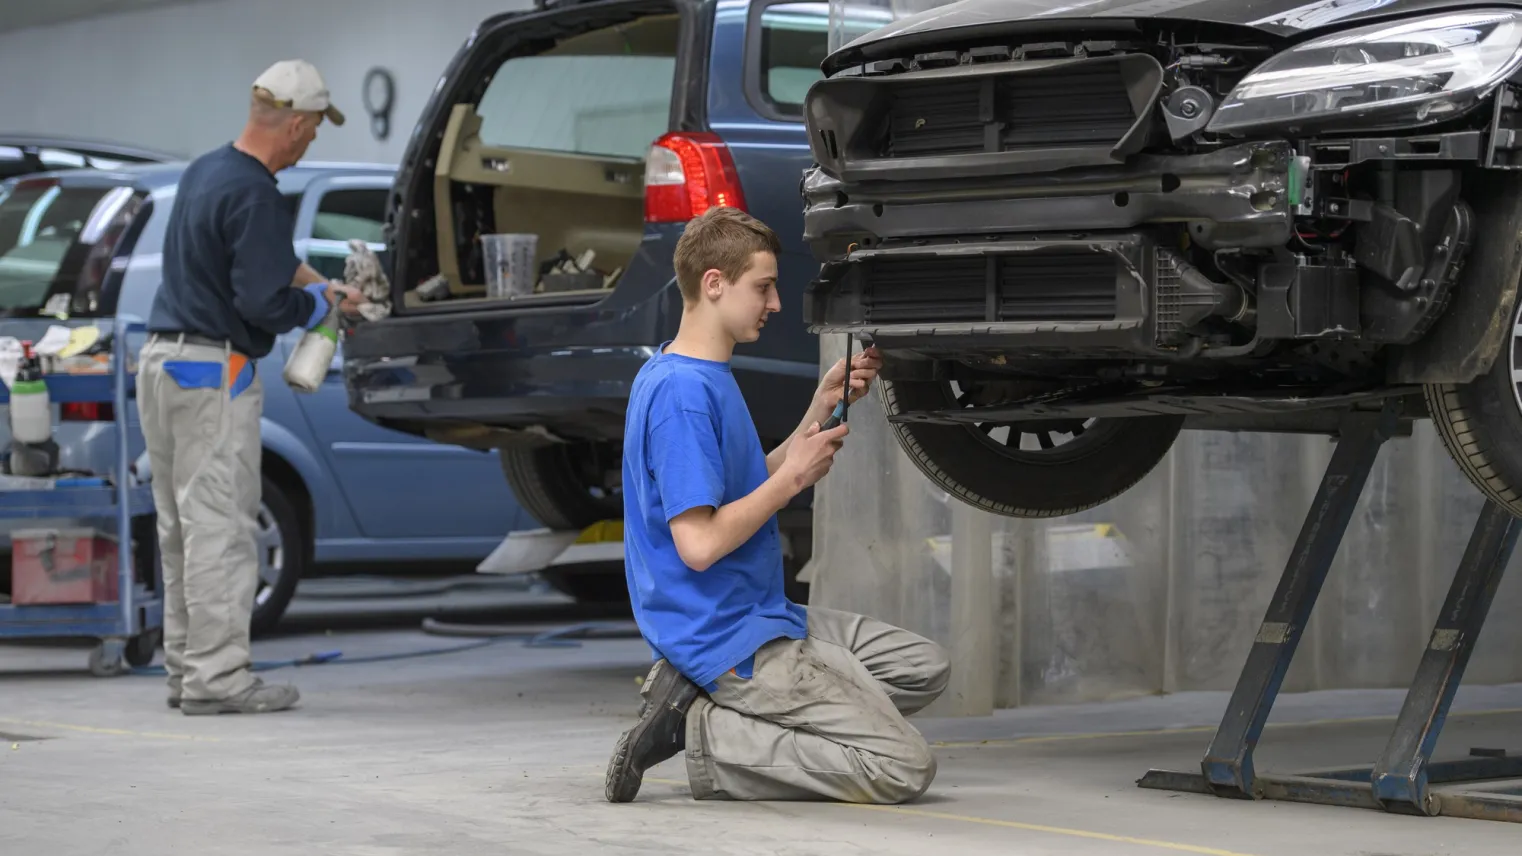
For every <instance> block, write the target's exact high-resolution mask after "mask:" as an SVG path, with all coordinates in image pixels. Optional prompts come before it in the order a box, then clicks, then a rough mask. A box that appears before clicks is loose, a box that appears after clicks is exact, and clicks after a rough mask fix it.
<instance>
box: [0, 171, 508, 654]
mask: <svg viewBox="0 0 1522 856" xmlns="http://www.w3.org/2000/svg"><path fill="white" fill-rule="evenodd" d="M184 167H185V164H184V163H164V164H141V165H130V166H121V167H118V168H113V169H70V170H66V171H57V172H44V173H36V174H32V175H27V176H24V177H19V178H13V179H11V180H9V181H7V182H5V183H3V184H0V336H10V337H15V338H17V339H23V340H26V339H31V340H38V339H40V338H41V337H42V334H43V333H44V332H45V331H46V330H47V328H48V327H49V326H52V325H55V324H56V325H62V326H78V325H86V324H102V322H103V321H104V320H105V319H109V318H111V317H113V316H115V315H117V314H118V313H120V314H121V315H124V316H132V317H137V318H147V316H148V313H149V309H150V308H151V306H152V303H153V295H154V293H155V292H156V291H157V289H158V286H159V283H160V281H161V261H162V255H161V253H162V245H163V236H164V226H165V222H166V221H167V220H168V217H169V211H170V208H171V206H172V205H173V204H174V197H175V192H176V187H177V184H178V181H179V177H180V175H181V173H182V171H183V170H184ZM393 178H394V169H393V168H392V167H388V166H370V165H361V164H324V163H313V162H308V163H303V164H300V165H298V166H295V167H292V168H290V169H287V170H283V171H282V172H280V173H279V174H278V175H277V179H278V182H279V186H280V189H281V192H282V193H283V194H284V196H285V198H286V200H287V201H288V203H289V205H290V207H291V213H292V214H293V217H294V223H295V230H294V233H293V234H292V236H291V237H292V241H293V242H294V245H295V247H296V251H297V254H298V255H299V256H301V257H302V258H304V259H306V261H307V262H308V263H309V264H311V265H312V266H313V267H314V268H316V269H317V270H318V271H320V272H321V273H323V274H324V275H326V276H328V277H330V278H334V279H341V278H342V276H343V268H344V259H345V258H346V257H347V256H348V254H349V247H348V241H350V240H353V239H359V240H363V241H365V242H366V243H367V244H369V246H371V247H372V248H374V249H376V250H377V251H380V252H384V245H383V243H382V226H383V219H384V216H385V210H386V199H387V196H388V194H389V193H390V189H391V185H392V180H393ZM102 327H103V328H106V327H109V324H102ZM299 335H300V331H294V332H292V333H290V334H287V335H286V336H284V337H282V338H281V339H280V340H279V342H278V344H277V345H276V348H275V350H274V351H273V352H272V353H271V354H270V355H269V356H268V357H266V358H265V359H264V360H262V361H261V362H260V363H259V368H258V370H259V372H260V373H261V375H262V377H263V378H264V384H265V403H264V418H263V420H262V423H261V430H262V434H263V442H264V486H263V488H264V493H263V505H262V507H261V509H260V513H259V518H258V534H257V537H258V540H259V548H260V549H259V558H260V584H259V587H258V591H257V595H256V603H255V610H254V621H253V627H254V630H255V631H256V632H262V631H265V630H268V629H270V628H271V627H273V626H274V625H275V623H276V622H277V621H278V620H279V618H280V616H281V614H282V613H283V612H284V611H285V608H286V606H287V604H288V603H289V601H290V599H291V596H292V595H293V593H294V592H295V589H296V584H297V582H298V581H299V580H300V578H301V577H302V575H303V574H304V573H306V572H307V571H308V570H309V569H310V568H311V567H312V566H313V565H314V564H316V563H335V562H342V563H364V564H370V563H383V562H392V561H408V562H417V561H429V560H466V561H478V560H480V559H481V558H484V557H485V556H486V555H487V554H489V553H490V552H491V551H492V549H493V548H495V547H496V546H497V544H498V543H500V542H501V540H502V538H503V537H504V536H506V535H507V534H508V533H509V532H511V531H513V530H516V529H520V528H524V527H532V526H534V525H535V524H534V521H533V519H532V518H531V517H529V516H528V515H527V514H525V513H524V511H523V509H522V508H521V507H520V506H519V504H518V502H517V501H516V500H515V499H514V497H513V494H512V491H511V490H510V489H509V487H508V486H507V484H506V483H505V482H504V481H503V479H502V473H501V468H500V464H499V463H498V461H497V459H496V458H495V457H494V456H492V455H488V454H485V453H482V452H479V451H474V450H470V449H466V448H462V447H460V446H451V445H441V444H437V443H433V442H430V441H428V440H426V439H423V438H421V437H418V436H415V435H412V434H406V433H402V432H399V431H393V430H390V429H387V428H383V427H380V426H377V425H375V424H374V423H372V422H369V421H367V420H365V419H362V418H360V417H359V416H357V415H355V414H354V412H353V411H351V410H350V409H349V406H348V397H347V394H346V393H345V390H344V384H343V380H342V377H341V367H342V360H343V357H342V353H341V352H340V354H339V355H338V356H337V357H335V359H334V361H333V364H332V371H331V372H330V374H329V376H328V380H327V382H326V383H324V385H323V386H322V387H321V389H319V390H318V391H317V392H315V393H312V394H304V393H298V392H295V391H294V390H292V389H291V388H290V387H288V386H287V385H286V384H285V382H284V380H283V379H282V378H281V371H282V369H283V368H284V364H285V359H286V356H287V355H288V354H289V352H290V349H291V348H292V347H294V345H295V343H296V342H297V340H298V338H299ZM54 409H55V424H56V425H57V426H58V427H57V430H56V437H57V439H58V442H59V446H60V459H61V460H60V464H61V465H62V466H63V467H66V468H74V469H81V470H88V471H92V472H103V471H107V470H108V469H109V467H110V465H111V462H112V459H111V455H112V454H113V452H114V447H113V445H112V439H111V434H112V431H111V425H110V420H111V419H112V418H113V417H112V414H111V413H110V412H109V411H108V410H105V409H102V408H99V407H95V406H77V405H63V406H59V405H55V407H54ZM0 412H3V408H0ZM129 420H130V423H131V425H132V426H133V427H134V429H135V427H136V425H137V414H136V413H135V412H134V413H131V414H129ZM8 440H9V432H8V429H7V428H6V426H5V420H4V419H3V418H0V447H3V445H4V444H5V443H7V442H8ZM131 448H132V450H133V451H132V454H133V455H134V456H139V455H140V454H141V452H142V450H143V445H142V438H141V436H140V435H138V434H137V433H136V431H134V435H133V437H132V438H131ZM5 576H6V575H5V574H3V573H0V582H3V581H4V578H5Z"/></svg>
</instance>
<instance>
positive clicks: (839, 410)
mask: <svg viewBox="0 0 1522 856" xmlns="http://www.w3.org/2000/svg"><path fill="white" fill-rule="evenodd" d="M851 344H852V343H851V334H850V333H847V334H846V383H845V389H843V390H842V391H841V393H840V403H839V404H837V405H835V412H834V413H831V414H830V418H829V419H826V420H824V424H823V425H820V426H819V430H820V431H828V430H830V429H831V428H834V427H836V426H838V425H840V424H841V423H843V422H845V421H846V411H847V410H848V409H849V408H850V406H851Z"/></svg>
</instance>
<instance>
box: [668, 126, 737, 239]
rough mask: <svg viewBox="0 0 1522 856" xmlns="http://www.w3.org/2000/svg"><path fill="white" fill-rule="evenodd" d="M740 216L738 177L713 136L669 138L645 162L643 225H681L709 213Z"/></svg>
mask: <svg viewBox="0 0 1522 856" xmlns="http://www.w3.org/2000/svg"><path fill="white" fill-rule="evenodd" d="M725 207H727V208H739V209H740V210H742V211H743V210H745V194H744V193H742V192H741V191H740V175H739V173H738V172H736V171H735V162H734V159H733V158H731V157H730V156H729V147H728V146H726V145H724V141H723V140H721V139H719V136H718V135H717V134H711V133H706V132H692V133H670V134H666V135H665V136H663V137H661V138H660V139H658V140H656V141H655V145H653V146H651V147H650V156H649V157H648V158H647V159H646V160H645V222H646V223H685V222H687V221H688V220H691V219H692V218H694V217H697V216H698V215H700V214H702V213H703V212H704V211H707V210H708V209H710V208H725Z"/></svg>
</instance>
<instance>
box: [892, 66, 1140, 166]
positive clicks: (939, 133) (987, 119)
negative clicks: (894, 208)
mask: <svg viewBox="0 0 1522 856" xmlns="http://www.w3.org/2000/svg"><path fill="white" fill-rule="evenodd" d="M1136 118H1137V117H1136V112H1135V110H1134V109H1133V108H1132V104H1131V97H1130V95H1129V94H1128V93H1127V91H1126V83H1125V80H1124V79H1123V77H1122V67H1121V65H1120V64H1119V63H1114V62H1104V63H1095V64H1092V65H1076V66H1063V67H1061V68H1053V69H1051V70H1043V71H1038V72H1028V73H1023V74H1013V75H1007V76H1003V77H988V78H983V79H980V80H948V81H944V82H917V83H911V84H904V85H903V86H901V87H899V88H898V89H895V90H893V91H891V93H890V95H889V105H888V112H887V134H886V141H885V146H884V149H883V151H882V156H884V157H923V156H927V155H953V154H968V153H973V152H1007V151H1018V150H1029V149H1049V148H1060V147H1068V146H1095V145H1106V146H1108V145H1116V144H1118V143H1119V142H1120V141H1121V139H1122V138H1124V137H1125V136H1126V133H1127V132H1128V131H1129V130H1130V129H1131V126H1132V125H1134V124H1135V122H1136Z"/></svg>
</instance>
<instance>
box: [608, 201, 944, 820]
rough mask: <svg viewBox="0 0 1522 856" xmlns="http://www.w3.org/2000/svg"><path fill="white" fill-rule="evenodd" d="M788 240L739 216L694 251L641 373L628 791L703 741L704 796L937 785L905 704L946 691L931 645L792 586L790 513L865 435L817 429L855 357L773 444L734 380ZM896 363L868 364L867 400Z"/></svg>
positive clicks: (636, 405) (620, 752)
mask: <svg viewBox="0 0 1522 856" xmlns="http://www.w3.org/2000/svg"><path fill="white" fill-rule="evenodd" d="M778 251H779V245H778V241H777V237H776V235H775V234H774V233H773V232H772V231H771V229H769V228H767V226H766V225H764V224H763V223H761V222H760V221H758V220H756V219H754V218H752V217H750V216H748V215H746V214H744V213H743V212H740V211H738V210H736V209H733V208H716V209H713V210H711V211H709V212H708V213H706V214H704V215H703V216H701V217H698V218H697V219H695V220H693V221H692V222H691V223H689V224H688V225H687V228H686V231H685V233H684V234H683V235H682V238H681V240H680V241H678V243H677V248H676V259H675V261H676V273H677V282H678V285H679V286H680V288H681V291H682V301H683V312H682V320H681V326H680V328H679V329H678V332H677V335H676V338H675V339H674V340H672V341H671V342H668V343H666V344H665V345H663V346H662V347H661V349H660V352H659V353H658V354H657V355H656V356H654V357H652V358H651V360H650V361H649V362H648V363H647V364H646V365H645V366H644V367H643V368H642V369H641V370H640V373H639V376H638V377H637V378H636V379H635V382H634V389H633V393H632V394H631V396H630V400H629V411H628V417H627V422H626V431H625V436H624V464H623V467H624V469H623V489H624V544H625V548H624V551H625V552H624V558H625V562H626V565H627V570H626V574H627V579H628V583H629V594H630V598H631V599H632V601H633V605H634V614H635V618H636V620H637V621H638V623H639V627H640V631H641V633H642V635H643V636H644V638H645V640H646V641H647V642H648V643H649V644H650V646H651V648H652V649H653V650H654V652H655V656H656V657H657V660H656V663H655V665H654V666H653V667H652V668H651V670H650V674H649V675H648V676H647V678H646V680H645V683H644V686H643V688H642V689H641V693H642V694H643V695H644V696H645V706H644V709H643V710H642V712H641V715H640V721H639V723H638V724H636V725H635V726H634V727H633V728H632V729H630V730H629V731H627V732H625V733H624V734H623V736H621V737H620V738H619V740H618V744H617V746H616V747H615V748H614V751H613V757H612V759H611V760H610V761H609V763H608V771H607V780H606V787H607V797H608V799H609V800H610V801H613V802H627V801H629V800H632V799H634V797H635V796H636V795H637V794H638V793H639V787H640V782H641V779H642V777H643V775H644V772H645V771H646V770H648V769H649V768H650V767H652V766H654V765H655V764H659V763H660V762H662V761H665V760H666V759H668V758H671V757H673V756H675V755H676V754H677V753H679V752H682V751H683V750H684V749H685V751H686V761H687V775H688V778H689V780H690V781H691V784H692V795H693V797H694V798H696V799H710V798H727V799H740V800H803V799H821V798H823V799H835V800H842V801H847V802H861V803H900V802H905V801H908V800H912V799H915V798H916V797H918V796H920V795H921V794H923V793H924V792H925V790H926V788H928V787H929V786H930V782H931V780H932V779H933V778H934V777H935V769H936V765H935V757H934V756H933V755H932V754H931V752H930V747H929V746H928V745H927V744H926V743H925V740H924V738H923V737H921V736H920V733H919V732H918V731H917V730H916V729H915V728H914V726H912V725H910V724H909V723H908V722H907V721H905V719H904V716H905V715H906V714H910V713H913V712H915V711H917V710H920V709H921V708H924V707H925V706H926V705H928V704H930V702H932V701H934V700H935V698H936V697H937V696H939V695H940V693H941V691H942V690H943V689H945V686H946V674H947V661H946V656H945V654H944V653H943V652H942V650H941V648H940V647H939V646H937V645H936V644H935V643H934V642H931V641H930V640H928V639H924V638H921V637H919V636H916V635H914V634H912V633H910V632H908V631H905V630H900V629H898V628H896V627H891V626H889V625H887V624H884V623H882V622H880V621H876V620H874V619H871V618H865V617H862V616H859V615H852V614H850V613H845V612H839V611H836V610H828V609H822V608H819V607H811V608H808V609H807V610H805V608H804V607H802V606H800V605H798V604H795V603H792V602H791V601H789V600H788V599H787V598H786V597H785V596H784V595H783V570H782V542H781V536H780V533H779V531H778V526H777V517H776V515H777V512H778V511H780V510H781V509H782V508H784V507H785V506H786V505H787V504H788V503H789V501H790V500H792V499H793V497H795V496H797V495H798V493H800V492H801V491H803V490H805V489H806V488H808V487H809V486H811V485H813V484H814V483H815V482H817V481H818V480H819V479H820V478H822V477H823V476H824V475H825V473H827V472H829V469H830V465H831V463H832V462H833V460H834V456H835V452H836V451H837V450H838V449H839V448H840V446H841V443H842V441H843V440H844V439H845V436H846V434H847V431H848V429H847V426H845V425H841V426H838V427H836V428H834V429H831V430H829V431H820V429H819V425H820V423H822V422H824V421H825V420H827V419H828V417H829V414H830V413H831V411H832V410H833V409H834V407H835V405H836V404H837V403H839V401H840V398H841V395H842V394H843V387H844V385H845V381H846V372H847V367H846V361H845V360H841V361H840V362H838V363H836V364H835V366H834V367H833V368H831V369H830V370H829V371H828V372H826V373H825V376H824V378H823V380H822V381H821V382H820V386H819V390H818V391H817V392H816V393H815V394H814V400H813V403H812V405H811V406H810V407H809V410H808V412H807V413H806V414H804V417H803V421H802V422H801V423H800V424H799V426H798V429H797V430H796V431H794V432H793V435H792V436H791V437H789V438H788V439H787V441H786V442H784V443H783V444H782V445H780V446H779V447H777V448H776V449H775V450H773V451H772V452H771V453H770V454H764V453H763V452H762V450H761V440H760V438H759V436H758V435H757V433H756V426H755V423H754V422H753V421H752V419H751V416H750V411H749V410H748V409H747V407H746V404H745V400H744V398H742V397H741V395H740V389H739V387H738V386H737V385H736V383H735V379H734V376H733V375H732V374H731V373H730V366H729V361H730V358H731V356H732V355H733V352H734V348H735V345H736V344H738V343H741V342H754V341H756V339H758V338H759V337H760V335H761V328H762V327H763V326H765V324H766V319H767V317H768V316H769V315H771V314H772V313H774V312H777V311H779V310H780V309H781V304H780V301H779V299H778V295H777V254H778ZM881 365H882V360H881V358H880V357H879V356H878V354H877V353H876V350H875V349H868V350H867V351H866V352H864V353H862V354H859V355H857V356H856V357H855V359H854V360H853V361H852V365H851V368H850V373H851V387H852V389H851V393H850V395H851V400H852V401H853V402H854V401H856V400H858V399H860V398H861V397H862V396H864V395H866V394H867V390H868V388H869V386H870V385H871V382H872V380H873V378H875V377H876V376H877V372H878V369H879V368H880V367H881Z"/></svg>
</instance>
